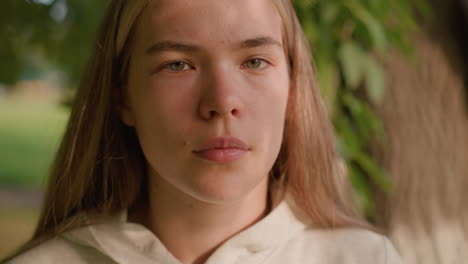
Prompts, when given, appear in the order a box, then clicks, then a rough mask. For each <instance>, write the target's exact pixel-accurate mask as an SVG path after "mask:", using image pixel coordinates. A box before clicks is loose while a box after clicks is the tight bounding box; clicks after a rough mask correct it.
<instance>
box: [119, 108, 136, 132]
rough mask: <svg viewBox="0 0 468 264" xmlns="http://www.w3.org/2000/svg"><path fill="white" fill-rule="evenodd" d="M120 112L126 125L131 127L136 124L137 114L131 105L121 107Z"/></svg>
mask: <svg viewBox="0 0 468 264" xmlns="http://www.w3.org/2000/svg"><path fill="white" fill-rule="evenodd" d="M119 113H120V119H121V120H122V122H123V123H124V124H125V125H127V126H129V127H134V126H135V115H134V114H133V111H132V109H131V108H130V107H128V106H121V107H119Z"/></svg>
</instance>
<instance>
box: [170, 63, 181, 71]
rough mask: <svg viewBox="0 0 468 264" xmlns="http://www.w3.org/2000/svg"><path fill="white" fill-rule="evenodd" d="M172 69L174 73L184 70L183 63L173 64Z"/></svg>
mask: <svg viewBox="0 0 468 264" xmlns="http://www.w3.org/2000/svg"><path fill="white" fill-rule="evenodd" d="M172 69H173V70H175V71H180V70H183V69H184V63H183V62H181V61H178V62H174V63H173V64H172Z"/></svg>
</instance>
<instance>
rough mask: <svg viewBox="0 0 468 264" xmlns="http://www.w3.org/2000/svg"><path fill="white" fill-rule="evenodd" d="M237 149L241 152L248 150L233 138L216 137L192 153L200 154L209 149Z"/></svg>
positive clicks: (240, 141) (241, 142)
mask: <svg viewBox="0 0 468 264" xmlns="http://www.w3.org/2000/svg"><path fill="white" fill-rule="evenodd" d="M227 148H237V149H241V150H249V147H248V146H247V144H245V143H244V141H242V140H240V139H238V138H235V137H216V138H212V139H210V140H208V141H206V142H205V143H204V144H203V145H201V146H200V148H198V149H196V150H194V152H202V151H206V150H210V149H227Z"/></svg>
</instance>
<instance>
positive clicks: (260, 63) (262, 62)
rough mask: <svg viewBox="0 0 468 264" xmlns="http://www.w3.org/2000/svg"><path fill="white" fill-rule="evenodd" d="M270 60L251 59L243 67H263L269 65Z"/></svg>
mask: <svg viewBox="0 0 468 264" xmlns="http://www.w3.org/2000/svg"><path fill="white" fill-rule="evenodd" d="M268 64H269V63H268V62H266V61H265V60H263V59H250V60H248V61H247V62H245V64H244V65H242V68H249V69H263V68H265V67H267V66H268Z"/></svg>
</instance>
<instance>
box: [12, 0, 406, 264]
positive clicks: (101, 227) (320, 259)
mask: <svg viewBox="0 0 468 264" xmlns="http://www.w3.org/2000/svg"><path fill="white" fill-rule="evenodd" d="M333 139H334V137H333V134H332V128H331V124H330V121H329V119H328V117H327V115H326V111H325V108H324V105H323V101H322V99H321V98H320V96H319V90H318V87H317V85H316V84H315V82H314V73H313V71H312V66H311V61H310V54H309V48H308V44H307V42H306V40H305V38H304V35H303V32H302V30H301V28H300V25H299V23H298V20H297V17H296V15H295V12H294V9H293V7H292V4H291V2H290V1H289V0H238V1H231V0H199V1H188V0H154V1H150V0H135V1H126V0H112V1H110V6H109V8H108V10H107V13H106V15H105V17H104V20H103V22H102V25H101V28H100V31H99V33H98V36H97V41H96V44H95V47H94V52H93V54H92V56H91V60H90V62H89V64H88V67H87V69H86V71H85V74H84V76H83V79H82V83H81V86H80V88H79V90H78V93H77V96H76V101H75V102H74V105H73V109H72V114H71V118H70V121H69V125H68V128H67V131H66V134H65V136H64V138H63V141H62V144H61V147H60V150H59V151H58V153H57V157H56V160H55V163H54V165H53V168H52V174H51V177H50V179H49V182H48V187H47V193H46V197H45V201H44V207H43V209H42V214H41V217H40V220H39V223H38V227H37V230H36V232H35V234H34V236H33V238H32V239H31V240H30V241H29V242H28V243H27V244H26V245H24V247H22V248H21V249H20V250H19V251H18V252H17V253H16V254H15V255H14V256H12V257H10V258H9V259H8V260H7V261H9V262H10V263H36V264H37V263H63V262H69V263H174V264H175V263H213V264H214V263H223V264H228V263H282V264H283V263H327V264H333V263H340V264H346V263H349V264H351V263H360V264H361V263H372V264H379V263H382V264H383V263H386V264H395V263H400V257H399V256H398V253H397V252H396V251H395V249H394V247H393V246H392V244H391V243H390V241H389V240H388V239H387V238H386V237H385V236H383V235H381V234H379V233H378V232H377V231H376V229H375V228H374V227H372V226H371V225H370V224H368V223H366V222H365V221H364V220H362V218H360V217H359V216H358V214H356V213H355V210H353V208H352V207H351V205H350V204H349V203H348V198H347V196H346V195H345V194H346V193H347V192H345V191H343V190H344V189H345V187H346V186H348V185H347V184H346V179H345V175H344V170H343V169H340V159H339V157H338V155H337V153H336V150H335V144H334V141H333Z"/></svg>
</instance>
